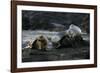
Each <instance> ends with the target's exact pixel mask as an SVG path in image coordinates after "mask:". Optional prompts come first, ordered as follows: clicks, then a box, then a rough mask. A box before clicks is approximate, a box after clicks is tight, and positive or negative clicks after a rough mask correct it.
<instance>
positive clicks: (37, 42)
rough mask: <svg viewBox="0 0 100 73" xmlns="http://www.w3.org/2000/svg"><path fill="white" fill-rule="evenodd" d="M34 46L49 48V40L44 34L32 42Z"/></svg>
mask: <svg viewBox="0 0 100 73" xmlns="http://www.w3.org/2000/svg"><path fill="white" fill-rule="evenodd" d="M32 48H36V49H40V50H42V49H46V48H47V40H46V39H45V37H44V36H39V37H38V38H36V40H35V41H34V42H33V44H32Z"/></svg>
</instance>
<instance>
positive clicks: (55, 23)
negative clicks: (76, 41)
mask: <svg viewBox="0 0 100 73" xmlns="http://www.w3.org/2000/svg"><path fill="white" fill-rule="evenodd" d="M89 16H90V15H89V14H87V13H68V12H47V11H29V10H28V11H27V10H22V29H23V30H50V31H63V30H66V29H68V28H69V25H70V24H75V25H77V26H79V27H80V28H81V29H82V31H85V32H87V33H89V26H90V22H89V19H90V18H89Z"/></svg>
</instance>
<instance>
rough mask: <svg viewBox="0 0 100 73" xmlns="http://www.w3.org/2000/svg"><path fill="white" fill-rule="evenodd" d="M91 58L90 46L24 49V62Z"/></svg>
mask: <svg viewBox="0 0 100 73" xmlns="http://www.w3.org/2000/svg"><path fill="white" fill-rule="evenodd" d="M81 59H89V47H88V46H85V47H83V46H81V47H71V48H64V47H60V48H59V49H55V48H52V49H51V50H48V49H47V50H38V49H30V48H26V49H23V51H22V62H40V61H59V60H81Z"/></svg>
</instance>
